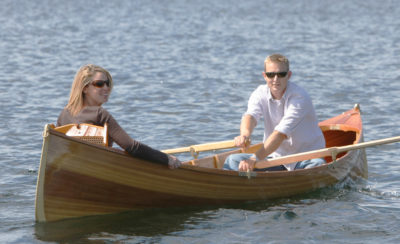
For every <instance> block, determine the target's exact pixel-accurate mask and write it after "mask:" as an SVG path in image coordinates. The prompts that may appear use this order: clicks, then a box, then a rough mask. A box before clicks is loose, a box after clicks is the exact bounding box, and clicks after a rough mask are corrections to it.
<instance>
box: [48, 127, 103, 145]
mask: <svg viewBox="0 0 400 244" xmlns="http://www.w3.org/2000/svg"><path fill="white" fill-rule="evenodd" d="M54 129H55V130H56V131H58V132H61V133H64V134H65V135H67V136H71V137H74V138H78V139H80V140H83V141H87V142H90V143H93V144H98V145H103V146H108V139H107V124H105V125H104V127H102V126H97V125H91V124H68V125H63V126H60V127H56V128H54Z"/></svg>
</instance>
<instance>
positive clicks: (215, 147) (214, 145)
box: [162, 140, 235, 154]
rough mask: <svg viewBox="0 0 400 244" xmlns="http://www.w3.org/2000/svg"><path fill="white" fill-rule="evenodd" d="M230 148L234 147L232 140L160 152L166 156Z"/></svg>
mask: <svg viewBox="0 0 400 244" xmlns="http://www.w3.org/2000/svg"><path fill="white" fill-rule="evenodd" d="M232 147H235V141H234V140H230V141H220V142H211V143H204V144H197V145H192V146H189V147H180V148H174V149H166V150H162V152H164V153H167V154H174V153H183V152H192V153H198V152H203V151H211V150H220V149H227V148H232Z"/></svg>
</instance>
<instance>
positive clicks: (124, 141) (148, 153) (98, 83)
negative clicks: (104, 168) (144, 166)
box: [57, 64, 181, 169]
mask: <svg viewBox="0 0 400 244" xmlns="http://www.w3.org/2000/svg"><path fill="white" fill-rule="evenodd" d="M112 88H113V80H112V77H111V75H110V73H109V72H108V71H107V70H105V69H103V68H102V67H100V66H97V65H93V64H88V65H85V66H83V67H81V68H80V69H79V71H78V72H77V73H76V75H75V79H74V82H73V83H72V87H71V94H70V98H69V102H68V104H67V106H66V107H65V108H64V110H63V111H62V112H61V114H60V116H59V117H58V120H57V126H62V125H66V124H80V123H88V124H94V125H99V126H104V124H105V123H107V125H108V141H109V146H112V143H113V141H115V142H116V143H117V144H118V145H119V146H120V147H121V148H123V149H125V150H126V151H127V152H129V153H130V154H131V155H132V156H135V157H138V158H141V159H144V160H148V161H151V162H154V163H159V164H164V165H168V167H169V168H171V169H174V168H177V167H179V166H180V164H181V162H180V161H179V160H178V159H177V158H176V157H174V156H171V155H167V154H165V153H163V152H160V151H158V150H155V149H153V148H151V147H149V146H147V145H145V144H142V143H140V142H138V141H135V140H133V139H132V138H131V137H130V136H129V135H128V134H127V133H126V132H125V131H124V130H123V129H122V128H121V127H120V126H119V124H118V123H117V121H116V120H115V119H114V118H113V117H112V115H111V114H110V113H109V112H108V111H107V110H106V109H104V108H103V107H102V106H101V105H102V104H103V103H105V102H107V101H108V97H109V96H110V93H111V90H112Z"/></svg>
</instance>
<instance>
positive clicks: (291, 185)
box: [36, 110, 368, 222]
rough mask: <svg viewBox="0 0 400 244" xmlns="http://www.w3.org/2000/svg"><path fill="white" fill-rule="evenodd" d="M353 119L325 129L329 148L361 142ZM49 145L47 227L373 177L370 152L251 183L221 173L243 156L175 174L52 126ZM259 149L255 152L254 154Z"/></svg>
mask: <svg viewBox="0 0 400 244" xmlns="http://www.w3.org/2000/svg"><path fill="white" fill-rule="evenodd" d="M349 112H351V113H354V115H351V116H347V117H348V118H347V119H345V117H346V116H344V117H343V116H338V117H337V118H338V119H337V120H335V119H330V120H328V121H330V122H329V123H327V122H326V121H325V122H322V123H321V124H320V125H321V128H323V129H322V130H323V132H324V135H325V137H326V140H327V142H328V143H327V144H329V145H333V146H338V145H342V144H353V143H359V142H361V141H362V124H361V119H360V115H359V111H358V110H350V111H349ZM349 118H351V119H349ZM338 121H339V122H340V123H338ZM348 121H350V122H351V123H348V124H347V122H348ZM341 123H342V124H341ZM342 129H343V130H342ZM331 140H332V141H333V143H331V142H330V141H331ZM43 145H44V146H43V150H42V159H41V165H40V170H39V176H38V184H37V194H36V220H37V221H40V222H43V221H55V220H61V219H65V218H73V217H81V216H88V215H98V214H108V213H116V212H121V211H126V210H135V209H144V208H161V207H177V206H188V205H202V204H227V203H238V202H245V201H249V200H265V199H272V198H279V197H288V196H292V195H295V194H300V193H303V192H307V191H310V190H313V189H317V188H320V187H325V186H329V185H332V184H335V183H337V182H338V181H340V180H342V179H343V178H345V177H347V176H350V177H360V176H362V177H367V172H368V171H367V162H366V156H365V151H364V150H363V149H359V150H354V151H351V152H348V153H345V154H343V155H341V156H339V158H338V159H337V160H336V162H334V163H333V162H330V163H329V164H326V165H323V166H319V167H316V168H312V169H306V170H296V171H281V172H257V173H256V174H253V175H251V177H250V179H249V178H248V176H247V175H243V174H240V173H239V172H236V171H226V170H222V169H221V168H222V165H223V163H224V161H225V159H226V157H227V156H228V155H230V154H231V153H239V152H242V149H236V150H232V151H229V152H223V153H220V154H217V155H214V156H210V157H205V158H200V159H195V160H191V161H188V162H185V164H184V165H183V166H182V167H181V168H179V169H176V170H170V169H169V168H168V167H166V166H164V165H159V164H154V163H150V162H146V161H144V160H141V159H137V158H134V157H132V156H130V155H128V154H127V153H125V152H123V151H121V150H118V149H114V148H109V147H105V146H101V145H94V144H91V143H88V142H84V141H81V140H79V139H77V138H72V137H68V136H65V135H64V134H63V133H61V132H58V131H56V130H55V129H52V128H51V127H50V126H47V127H46V130H45V136H44V143H43ZM260 146H261V144H257V145H253V146H251V147H250V148H249V151H250V152H254V151H256V150H257V148H259V147H260Z"/></svg>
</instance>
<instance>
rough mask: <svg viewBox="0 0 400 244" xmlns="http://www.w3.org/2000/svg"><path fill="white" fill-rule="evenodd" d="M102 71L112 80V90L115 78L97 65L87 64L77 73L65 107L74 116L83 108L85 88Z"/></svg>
mask: <svg viewBox="0 0 400 244" xmlns="http://www.w3.org/2000/svg"><path fill="white" fill-rule="evenodd" d="M97 72H101V73H103V74H105V75H106V76H107V79H108V80H109V81H110V92H111V90H112V87H113V80H112V77H111V75H110V73H109V72H108V71H107V70H106V69H104V68H102V67H100V66H97V65H94V64H87V65H84V66H82V67H81V68H80V69H79V70H78V72H77V73H76V75H75V78H74V82H73V83H72V87H71V93H70V95H69V101H68V104H67V106H66V107H65V108H66V109H67V110H68V111H69V112H70V113H71V115H72V116H75V115H77V114H78V113H79V112H80V111H81V110H82V109H83V100H84V96H85V95H84V94H83V89H84V88H85V87H86V86H87V85H89V84H90V82H92V79H93V76H94V75H95V74H96V73H97Z"/></svg>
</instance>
